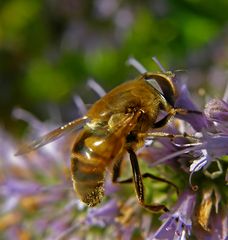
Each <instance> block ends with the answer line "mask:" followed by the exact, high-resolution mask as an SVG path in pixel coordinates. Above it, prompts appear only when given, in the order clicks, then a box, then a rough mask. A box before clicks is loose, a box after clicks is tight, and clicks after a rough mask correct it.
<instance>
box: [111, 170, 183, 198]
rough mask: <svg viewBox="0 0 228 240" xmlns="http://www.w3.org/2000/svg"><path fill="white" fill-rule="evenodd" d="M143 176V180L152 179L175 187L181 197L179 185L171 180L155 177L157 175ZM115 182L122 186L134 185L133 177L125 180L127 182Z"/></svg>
mask: <svg viewBox="0 0 228 240" xmlns="http://www.w3.org/2000/svg"><path fill="white" fill-rule="evenodd" d="M141 176H142V179H144V178H150V179H153V180H157V181H160V182H164V183H167V184H169V185H171V186H172V187H174V188H175V190H176V193H177V195H179V189H178V187H177V185H176V184H174V183H173V182H171V181H169V180H166V179H165V178H161V177H157V176H155V175H153V174H151V173H143V174H142V175H141ZM113 182H114V183H121V184H122V183H123V184H124V183H133V182H134V180H133V178H132V177H131V178H127V179H125V180H120V181H118V180H117V179H115V180H113Z"/></svg>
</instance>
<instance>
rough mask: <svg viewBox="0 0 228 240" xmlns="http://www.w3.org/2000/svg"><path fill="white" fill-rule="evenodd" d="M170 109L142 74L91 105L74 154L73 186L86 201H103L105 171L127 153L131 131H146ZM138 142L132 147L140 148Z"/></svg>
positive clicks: (72, 160) (93, 203) (73, 150)
mask: <svg viewBox="0 0 228 240" xmlns="http://www.w3.org/2000/svg"><path fill="white" fill-rule="evenodd" d="M171 108H172V107H171V106H170V105H169V104H168V103H167V101H166V99H165V98H164V97H163V96H162V94H161V93H159V92H158V91H157V90H156V89H155V88H154V87H153V86H152V85H150V84H149V83H148V82H147V81H145V79H144V78H143V77H141V78H139V79H136V80H133V81H129V82H127V83H124V84H122V85H120V86H118V87H116V88H114V89H113V90H112V91H111V92H109V93H108V94H107V95H105V96H104V97H102V98H101V99H100V100H98V101H97V102H96V103H95V104H94V105H93V106H92V107H91V109H90V110H89V111H88V113H87V117H88V118H89V119H90V121H89V123H87V124H86V125H85V126H84V129H83V130H82V131H81V132H80V134H79V135H78V137H77V139H76V141H75V143H74V146H73V149H72V157H71V172H72V180H73V185H74V189H75V191H76V192H77V193H78V194H79V196H80V198H81V200H82V201H83V202H85V203H86V204H87V205H88V206H95V205H97V204H98V203H99V202H100V201H101V199H102V197H103V195H104V186H103V185H104V173H105V170H106V169H107V168H108V167H109V166H110V165H113V164H115V162H116V161H117V160H119V159H120V158H121V157H122V156H123V154H124V153H125V152H126V150H127V147H128V144H129V143H128V142H127V137H128V136H129V134H130V133H133V132H135V133H145V132H147V131H148V130H149V128H153V124H154V123H155V122H156V120H157V117H158V114H159V110H160V109H163V110H165V111H167V112H168V111H170V109H171ZM141 140H143V139H141ZM138 141H139V140H137V141H135V142H134V141H133V142H131V143H130V144H131V147H133V148H138V147H139V146H140V142H138Z"/></svg>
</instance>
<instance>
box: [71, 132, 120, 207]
mask: <svg viewBox="0 0 228 240" xmlns="http://www.w3.org/2000/svg"><path fill="white" fill-rule="evenodd" d="M110 141H111V142H110ZM122 146H123V143H121V141H118V143H117V139H115V137H113V136H111V137H110V136H105V134H104V135H102V134H100V135H96V134H95V133H94V132H93V133H92V132H90V131H89V130H82V132H81V134H80V135H79V137H78V140H77V141H76V142H75V144H74V147H73V149H72V156H71V174H72V180H73V186H74V189H75V191H76V192H77V193H78V195H79V197H80V198H81V200H82V201H83V202H84V203H86V204H87V205H88V206H90V207H92V206H95V205H97V204H98V203H100V202H101V200H102V198H103V196H104V172H105V169H106V167H107V166H109V164H110V163H111V162H112V160H113V159H114V158H115V156H116V155H117V153H118V152H119V151H120V149H121V148H122Z"/></svg>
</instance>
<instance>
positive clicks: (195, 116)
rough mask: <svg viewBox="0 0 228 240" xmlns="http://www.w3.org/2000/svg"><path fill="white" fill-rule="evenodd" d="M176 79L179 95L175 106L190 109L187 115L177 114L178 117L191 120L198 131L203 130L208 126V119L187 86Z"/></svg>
mask: <svg viewBox="0 0 228 240" xmlns="http://www.w3.org/2000/svg"><path fill="white" fill-rule="evenodd" d="M174 81H175V82H176V85H177V95H178V97H177V99H176V102H175V107H176V108H183V109H186V110H190V112H189V113H187V114H186V115H182V114H177V117H178V118H180V119H183V120H184V121H187V122H189V123H190V124H191V125H192V127H193V128H194V129H195V130H196V131H201V130H202V129H203V128H205V127H207V125H208V123H207V119H206V118H205V116H204V114H203V113H202V114H201V113H200V111H199V109H198V107H197V106H196V105H195V104H194V103H193V101H192V99H191V96H190V93H189V91H188V89H187V86H186V85H185V84H181V83H180V82H178V81H177V79H174ZM191 111H192V112H191ZM194 111H195V112H194Z"/></svg>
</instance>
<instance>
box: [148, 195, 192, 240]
mask: <svg viewBox="0 0 228 240" xmlns="http://www.w3.org/2000/svg"><path fill="white" fill-rule="evenodd" d="M195 203H196V196H195V194H194V193H192V192H190V191H187V192H184V193H183V194H182V195H181V197H180V198H179V200H178V202H177V204H176V205H175V206H174V207H173V210H171V212H170V213H165V214H163V215H162V216H161V217H160V219H161V220H164V223H163V224H162V226H161V227H160V228H159V229H158V230H157V231H156V233H155V234H153V235H152V236H150V237H149V238H148V240H152V239H167V240H172V239H175V240H184V239H186V238H187V236H190V235H191V230H192V220H191V218H192V213H193V211H194V207H195Z"/></svg>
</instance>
